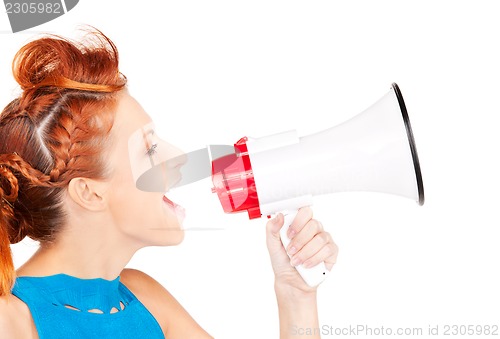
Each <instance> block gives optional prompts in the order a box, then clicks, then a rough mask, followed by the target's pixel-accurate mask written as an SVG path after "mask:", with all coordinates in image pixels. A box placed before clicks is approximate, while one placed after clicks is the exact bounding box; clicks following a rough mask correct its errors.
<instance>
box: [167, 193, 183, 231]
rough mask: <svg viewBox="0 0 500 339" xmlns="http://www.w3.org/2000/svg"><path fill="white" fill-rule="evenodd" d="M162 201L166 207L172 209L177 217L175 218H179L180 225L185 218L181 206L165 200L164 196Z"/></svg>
mask: <svg viewBox="0 0 500 339" xmlns="http://www.w3.org/2000/svg"><path fill="white" fill-rule="evenodd" d="M163 201H164V202H165V203H166V204H167V205H168V206H170V208H172V210H173V211H174V212H175V214H176V215H177V218H179V222H180V223H181V224H182V221H183V220H184V218H185V217H186V211H185V210H184V208H183V207H182V206H180V205H177V204H176V203H175V202H173V201H172V200H170V199H169V198H167V196H165V195H164V196H163Z"/></svg>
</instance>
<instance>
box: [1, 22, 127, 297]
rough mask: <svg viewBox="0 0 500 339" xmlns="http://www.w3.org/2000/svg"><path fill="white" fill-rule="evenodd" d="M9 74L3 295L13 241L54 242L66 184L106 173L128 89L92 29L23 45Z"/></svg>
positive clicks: (109, 45)
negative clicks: (12, 84) (14, 88)
mask: <svg viewBox="0 0 500 339" xmlns="http://www.w3.org/2000/svg"><path fill="white" fill-rule="evenodd" d="M12 71H13V74H14V78H15V79H16V81H17V83H18V84H19V86H20V87H21V90H22V91H21V94H20V96H19V97H17V98H15V99H14V100H13V101H11V102H10V103H9V104H8V105H7V106H6V107H5V108H4V109H3V111H2V112H1V113H0V296H1V295H5V294H8V293H10V291H11V289H12V286H13V283H14V281H15V271H14V265H13V260H12V252H11V249H10V244H14V243H17V242H19V241H21V240H23V239H24V238H25V237H30V238H32V239H33V240H36V241H40V242H41V243H44V242H51V241H53V240H54V239H55V235H56V234H57V233H58V232H59V231H60V230H61V229H62V227H63V225H64V224H65V222H66V220H65V217H66V216H65V213H64V208H63V204H62V201H63V196H64V193H65V190H66V188H67V186H68V184H69V182H70V181H71V180H72V179H73V178H76V177H86V178H93V179H105V178H106V177H107V175H108V174H109V169H108V168H107V166H106V162H105V150H106V144H107V143H108V141H109V140H108V139H109V132H110V130H111V128H112V126H113V121H114V108H115V105H116V100H117V93H119V92H120V91H121V90H122V89H124V88H125V86H126V77H125V76H124V75H123V74H121V73H120V72H119V69H118V51H117V49H116V46H115V45H114V44H113V42H112V41H111V40H110V39H109V38H107V37H106V36H105V35H104V34H103V33H101V32H100V31H98V30H95V29H88V30H86V35H85V36H84V37H83V38H82V39H81V40H80V41H72V40H69V39H66V38H63V37H60V36H56V35H49V36H44V37H42V38H38V39H37V40H34V41H31V42H29V43H27V44H26V45H25V46H23V47H22V48H21V49H20V50H19V51H18V52H17V54H16V55H15V57H14V61H13V63H12Z"/></svg>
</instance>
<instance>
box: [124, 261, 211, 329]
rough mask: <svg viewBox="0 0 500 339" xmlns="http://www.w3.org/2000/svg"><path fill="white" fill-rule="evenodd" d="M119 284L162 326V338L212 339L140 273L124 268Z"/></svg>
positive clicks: (156, 285) (150, 280) (159, 287)
mask: <svg viewBox="0 0 500 339" xmlns="http://www.w3.org/2000/svg"><path fill="white" fill-rule="evenodd" d="M120 281H121V282H122V283H123V284H124V285H125V286H126V287H127V288H128V289H129V290H130V291H131V292H132V293H133V294H134V295H135V296H136V297H137V298H138V299H139V300H140V301H141V303H142V304H144V306H145V307H146V308H147V309H148V310H149V312H151V314H152V315H153V316H154V317H155V319H156V321H158V323H159V324H160V326H161V327H162V330H163V333H164V334H165V338H167V339H168V338H193V339H194V338H200V339H201V338H203V339H205V338H212V337H211V336H210V335H208V334H207V332H205V331H204V330H203V329H202V328H201V327H200V326H199V325H198V324H197V323H196V321H195V320H194V319H193V318H192V317H191V316H190V315H189V313H188V312H187V311H186V310H185V309H184V308H183V307H182V306H181V304H180V303H179V302H178V301H177V300H176V299H175V298H174V297H173V296H172V294H170V292H169V291H167V289H166V288H165V287H163V286H162V285H161V284H160V283H159V282H158V281H156V280H155V279H154V278H152V277H151V276H149V275H147V274H146V273H144V272H141V271H139V270H135V269H128V268H127V269H124V270H123V271H122V272H121V274H120Z"/></svg>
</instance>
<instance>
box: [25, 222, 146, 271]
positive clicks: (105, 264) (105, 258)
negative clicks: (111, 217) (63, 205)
mask: <svg viewBox="0 0 500 339" xmlns="http://www.w3.org/2000/svg"><path fill="white" fill-rule="evenodd" d="M127 242H129V244H127ZM140 247H141V246H140V245H139V244H137V243H133V242H132V240H130V239H127V238H126V237H124V236H123V235H121V234H120V233H119V232H114V227H110V224H109V223H102V220H101V223H97V222H96V220H93V221H87V222H85V223H76V224H72V225H71V227H70V226H68V227H66V228H65V229H64V231H62V232H61V233H60V234H58V236H57V239H56V240H55V241H54V242H51V243H44V244H41V246H40V248H39V250H38V251H37V252H36V253H35V254H34V255H33V257H32V258H31V259H30V260H28V261H27V262H26V263H25V264H24V265H23V266H22V267H21V268H19V270H18V271H17V273H18V275H20V276H21V275H25V276H47V275H53V274H58V273H65V274H68V275H71V276H75V277H78V278H82V279H91V278H104V279H107V280H112V279H115V278H116V277H117V276H119V275H120V273H121V271H122V270H123V269H124V268H125V266H126V265H127V263H128V262H129V261H130V259H131V258H132V256H133V255H134V253H135V252H136V251H137V250H138V249H139V248H140Z"/></svg>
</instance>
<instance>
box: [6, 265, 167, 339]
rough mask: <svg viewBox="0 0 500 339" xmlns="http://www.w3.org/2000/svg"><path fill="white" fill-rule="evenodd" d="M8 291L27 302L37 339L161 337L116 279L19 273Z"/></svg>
mask: <svg viewBox="0 0 500 339" xmlns="http://www.w3.org/2000/svg"><path fill="white" fill-rule="evenodd" d="M12 294H14V295H15V296H16V297H18V298H19V299H21V300H22V301H23V302H24V303H26V305H28V307H29V309H30V311H31V315H32V317H33V320H34V322H35V326H36V329H37V332H38V336H39V337H40V339H48V338H50V339H62V338H65V339H67V338H71V339H80V338H99V339H101V338H102V339H107V338H134V339H141V338H147V339H156V338H162V339H164V338H165V337H164V335H163V332H162V330H161V327H160V325H159V324H158V322H157V321H156V319H155V318H154V317H153V315H152V314H151V313H150V312H149V311H148V310H147V309H146V307H144V305H143V304H142V303H141V302H140V301H139V300H138V299H137V298H136V297H135V295H134V294H133V293H132V292H131V291H130V290H129V289H128V288H127V287H126V286H125V285H123V284H122V283H121V282H120V277H117V278H116V279H114V280H105V279H101V278H97V279H79V278H75V277H72V276H69V275H66V274H56V275H51V276H47V277H18V278H17V279H16V283H15V285H14V289H13V290H12ZM89 310H91V312H89Z"/></svg>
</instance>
